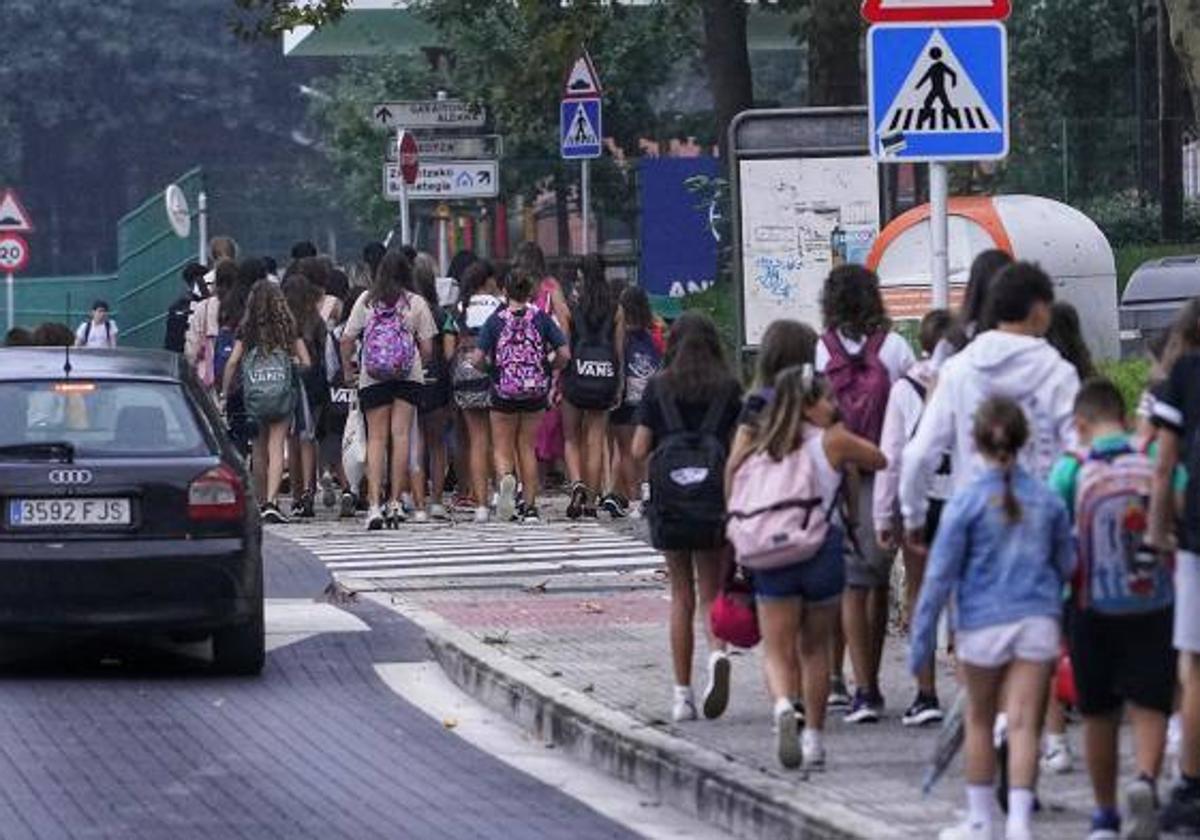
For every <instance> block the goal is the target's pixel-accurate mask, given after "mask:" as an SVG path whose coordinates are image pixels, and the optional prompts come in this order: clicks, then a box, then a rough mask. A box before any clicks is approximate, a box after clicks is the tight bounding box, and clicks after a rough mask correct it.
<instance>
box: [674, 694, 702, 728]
mask: <svg viewBox="0 0 1200 840" xmlns="http://www.w3.org/2000/svg"><path fill="white" fill-rule="evenodd" d="M696 717H697V715H696V701H695V699H694V698H693V697H692V690H691V689H690V688H689V689H687V690H686V691H680V690H678V689H676V691H675V702H674V704H673V705H672V706H671V720H673V721H675V722H676V723H685V722H686V721H689V720H695V719H696Z"/></svg>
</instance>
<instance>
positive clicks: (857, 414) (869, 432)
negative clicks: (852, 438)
mask: <svg viewBox="0 0 1200 840" xmlns="http://www.w3.org/2000/svg"><path fill="white" fill-rule="evenodd" d="M887 337H888V334H887V332H886V331H883V330H880V331H879V332H877V333H875V334H874V335H872V336H871V337H870V338H868V339H867V343H866V344H865V345H864V346H863V349H862V352H861V353H857V354H855V355H853V356H852V355H850V354H849V353H847V352H846V348H845V346H844V345H843V344H842V340H841V338H840V337H838V334H837V333H836V332H834V331H833V330H830V331H829V332H827V333H825V334H824V335H823V336H821V341H823V342H824V343H825V349H826V350H828V351H829V364H828V365H826V366H825V376H826V378H827V379H828V380H829V384H830V385H831V386H832V387H833V392H834V394H835V395H836V396H837V402H838V409H839V410H840V412H841V415H842V420H843V421H845V423H846V428H847V429H849V430H850V431H852V432H854V434H856V435H858V436H859V437H861V438H865V439H867V440H869V441H870V442H871V443H874V444H876V445H878V444H879V438H880V437H881V436H882V434H883V416H884V413H885V412H886V411H887V403H888V395H889V394H891V391H892V377H891V374H890V373H888V369H887V366H886V365H884V363H883V362H882V361H881V360H880V358H879V351H880V349H881V348H882V347H883V342H885V341H886V340H887Z"/></svg>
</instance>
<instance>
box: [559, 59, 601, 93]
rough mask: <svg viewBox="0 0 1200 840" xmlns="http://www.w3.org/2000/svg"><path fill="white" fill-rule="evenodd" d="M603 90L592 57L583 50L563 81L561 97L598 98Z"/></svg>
mask: <svg viewBox="0 0 1200 840" xmlns="http://www.w3.org/2000/svg"><path fill="white" fill-rule="evenodd" d="M602 93H603V91H602V90H601V89H600V74H599V73H597V72H596V65H595V64H593V63H592V57H591V56H590V55H589V54H588V51H587V50H584V51H583V52H582V53H581V54H580V56H579V58H577V59H575V63H574V64H572V65H571V69H570V70H569V71H568V72H567V79H566V81H565V82H564V83H563V99H599V98H600V96H601V94H602Z"/></svg>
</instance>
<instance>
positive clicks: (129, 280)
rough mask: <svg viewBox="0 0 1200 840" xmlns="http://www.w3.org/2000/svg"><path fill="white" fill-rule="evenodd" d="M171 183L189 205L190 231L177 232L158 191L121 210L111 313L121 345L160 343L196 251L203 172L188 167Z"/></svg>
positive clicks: (151, 344) (156, 344)
mask: <svg viewBox="0 0 1200 840" xmlns="http://www.w3.org/2000/svg"><path fill="white" fill-rule="evenodd" d="M175 183H176V184H177V185H178V186H179V188H180V189H182V190H183V192H184V195H186V196H187V200H188V206H189V207H190V208H191V213H192V224H191V232H190V234H189V235H188V236H187V237H180V236H178V235H177V234H176V233H175V231H174V230H173V229H172V228H171V224H170V222H169V221H168V219H167V209H166V201H165V199H164V196H163V194H162V193H159V194H158V195H156V196H154V197H153V198H150V199H148V200H147V201H146V202H145V203H143V204H142V205H141V206H140V207H138V208H137V209H136V210H134V211H132V212H130V213H127V214H126V215H125V216H124V217H123V218H122V219H121V221H120V222H118V224H117V280H116V284H115V287H114V291H113V298H112V299H110V300H109V303H110V304H111V305H112V307H113V317H114V318H115V319H117V321H118V323H119V324H120V326H121V340H122V344H127V345H131V346H134V347H161V346H162V342H163V331H164V329H165V326H166V318H167V308H168V307H169V306H170V305H171V303H172V302H174V301H175V299H176V298H178V297H179V295H180V293H181V291H182V286H181V284H180V280H179V276H180V272H181V271H182V269H183V267H184V266H185V265H187V264H188V263H189V262H191V261H192V260H195V259H196V257H197V256H198V254H199V241H200V240H199V198H200V193H201V192H202V191H203V190H204V173H203V172H202V171H201V170H200V169H193V170H191V171H190V172H187V173H185V174H184V175H183V176H182V177H180V178H179V179H177V180H176V181H175Z"/></svg>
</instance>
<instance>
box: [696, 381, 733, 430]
mask: <svg viewBox="0 0 1200 840" xmlns="http://www.w3.org/2000/svg"><path fill="white" fill-rule="evenodd" d="M730 391H731V389H726V391H725V393H723V394H721V399H718V400H713V401H712V402H710V403H709V404H708V410H707V411H705V412H704V421H703V422H702V423H701V424H700V431H701V432H702V433H704V434H706V435H715V434H716V433H717V427H718V426H720V424H721V417H722V416H723V415H724V414H725V408H726V402H727V401H728V398H729V395H730Z"/></svg>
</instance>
